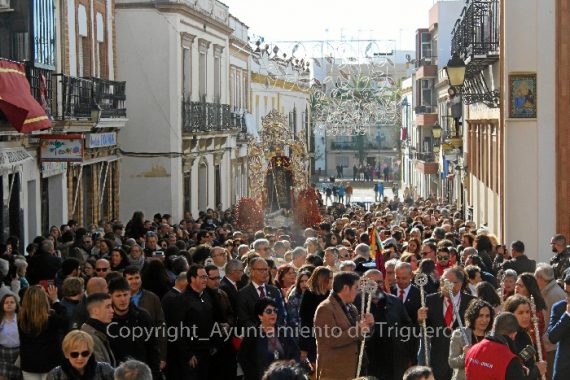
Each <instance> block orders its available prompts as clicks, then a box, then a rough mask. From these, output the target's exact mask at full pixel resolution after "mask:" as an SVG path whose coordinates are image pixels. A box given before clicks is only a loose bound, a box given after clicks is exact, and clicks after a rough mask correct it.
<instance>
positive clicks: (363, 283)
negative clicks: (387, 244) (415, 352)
mask: <svg viewBox="0 0 570 380" xmlns="http://www.w3.org/2000/svg"><path fill="white" fill-rule="evenodd" d="M359 287H360V292H361V295H362V304H361V307H360V310H361V312H362V313H361V314H360V317H361V318H362V317H364V313H365V312H366V313H370V307H371V306H372V297H373V296H374V295H375V294H376V290H378V284H377V283H376V282H374V281H372V280H371V279H369V278H367V277H364V278H361V279H360V282H359ZM367 295H368V302H366V296H367ZM365 304H366V310H365V309H364V305H365ZM365 343H366V338H365V339H362V342H361V343H360V354H359V355H358V368H357V369H356V377H359V376H360V369H361V367H362V357H363V355H364V344H365Z"/></svg>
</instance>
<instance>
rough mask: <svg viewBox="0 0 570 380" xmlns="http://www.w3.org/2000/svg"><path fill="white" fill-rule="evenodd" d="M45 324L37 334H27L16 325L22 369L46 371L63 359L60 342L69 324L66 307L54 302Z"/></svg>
mask: <svg viewBox="0 0 570 380" xmlns="http://www.w3.org/2000/svg"><path fill="white" fill-rule="evenodd" d="M52 308H53V310H51V311H50V315H49V318H48V322H47V325H46V326H45V328H44V329H43V330H42V331H41V332H40V333H39V334H38V335H34V334H29V333H25V332H24V331H22V329H21V328H20V327H18V333H19V334H20V360H21V368H22V371H26V372H34V373H46V372H49V371H50V370H51V369H52V368H54V367H56V366H58V365H59V364H60V363H62V361H63V353H62V352H61V342H62V340H63V336H64V335H65V334H66V333H67V328H68V325H69V322H68V319H67V309H66V308H65V306H63V305H61V304H60V303H59V302H56V303H54V304H53V305H52Z"/></svg>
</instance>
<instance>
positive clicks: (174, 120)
mask: <svg viewBox="0 0 570 380" xmlns="http://www.w3.org/2000/svg"><path fill="white" fill-rule="evenodd" d="M229 17H230V15H229V12H228V8H227V6H225V5H224V4H222V3H221V2H218V1H214V2H208V1H198V2H190V1H182V2H179V1H164V2H160V3H156V2H154V1H139V2H137V3H136V4H132V2H130V1H118V2H117V36H118V39H117V45H118V50H120V51H121V52H122V55H121V57H120V59H119V61H118V70H119V73H120V74H121V75H123V77H124V78H125V79H127V80H129V78H130V79H132V80H133V81H134V82H135V83H133V85H132V87H131V86H129V88H128V96H129V104H130V107H132V108H130V121H129V124H128V125H127V128H125V131H124V132H125V133H123V134H122V136H121V139H120V145H121V149H122V150H123V155H124V158H123V162H124V170H123V171H122V172H121V183H122V184H123V186H124V187H123V200H124V203H122V204H121V217H122V218H123V219H125V218H129V217H130V216H131V214H132V212H133V211H135V210H142V211H143V212H144V213H145V214H151V213H155V212H161V213H163V212H168V213H171V214H172V216H173V218H174V220H177V219H180V218H181V217H182V215H183V212H184V211H190V212H192V213H193V214H194V215H197V213H198V211H205V210H206V209H207V208H215V207H217V206H220V207H224V208H227V207H229V206H230V205H231V203H232V201H233V199H232V186H231V183H232V149H235V147H236V138H237V134H238V132H239V130H238V128H236V127H235V126H234V125H232V122H231V112H230V93H229V81H228V79H229V68H230V48H229V45H230V36H231V34H232V28H230V26H229V22H230V21H229V20H230V19H229Z"/></svg>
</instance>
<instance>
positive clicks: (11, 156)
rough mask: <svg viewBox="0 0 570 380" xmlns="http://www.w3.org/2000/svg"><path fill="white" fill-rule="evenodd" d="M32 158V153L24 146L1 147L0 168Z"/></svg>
mask: <svg viewBox="0 0 570 380" xmlns="http://www.w3.org/2000/svg"><path fill="white" fill-rule="evenodd" d="M32 158H33V157H32V156H31V155H30V153H28V151H26V150H25V149H23V148H16V149H0V168H1V169H4V168H10V167H12V166H14V165H19V164H21V163H23V162H24V161H26V160H29V159H32Z"/></svg>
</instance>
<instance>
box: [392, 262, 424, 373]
mask: <svg viewBox="0 0 570 380" xmlns="http://www.w3.org/2000/svg"><path fill="white" fill-rule="evenodd" d="M394 271H395V274H396V285H395V286H393V287H392V289H391V292H392V294H393V295H395V296H396V297H398V299H400V301H402V303H403V304H404V307H405V309H406V311H407V313H408V316H409V318H410V320H411V321H410V325H411V327H412V328H413V329H414V332H415V333H414V334H413V336H412V337H410V340H409V341H408V343H407V344H406V348H407V351H406V352H407V355H408V359H409V361H410V362H411V363H412V364H417V361H418V359H417V353H418V345H419V341H418V339H417V337H418V336H420V334H421V331H420V329H419V325H418V309H419V308H420V307H422V300H421V293H420V289H418V288H417V287H416V286H415V285H413V284H412V276H413V273H412V266H411V265H410V264H409V263H406V262H399V263H398V264H397V265H396V268H395V270H394Z"/></svg>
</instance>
